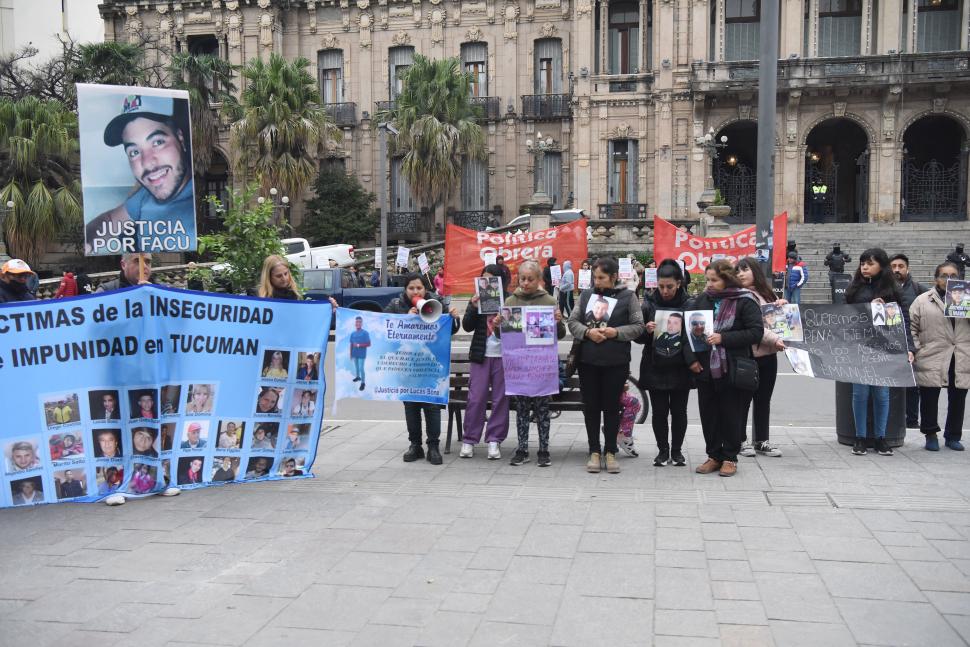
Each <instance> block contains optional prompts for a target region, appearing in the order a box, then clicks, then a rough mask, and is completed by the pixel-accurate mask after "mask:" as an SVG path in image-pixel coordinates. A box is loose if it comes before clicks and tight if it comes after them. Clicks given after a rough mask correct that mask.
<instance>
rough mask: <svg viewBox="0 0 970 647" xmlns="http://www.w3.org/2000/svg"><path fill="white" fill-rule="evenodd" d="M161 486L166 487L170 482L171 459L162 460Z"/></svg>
mask: <svg viewBox="0 0 970 647" xmlns="http://www.w3.org/2000/svg"><path fill="white" fill-rule="evenodd" d="M161 474H162V486H164V487H168V486H170V485H171V484H172V461H170V460H165V461H162V472H161Z"/></svg>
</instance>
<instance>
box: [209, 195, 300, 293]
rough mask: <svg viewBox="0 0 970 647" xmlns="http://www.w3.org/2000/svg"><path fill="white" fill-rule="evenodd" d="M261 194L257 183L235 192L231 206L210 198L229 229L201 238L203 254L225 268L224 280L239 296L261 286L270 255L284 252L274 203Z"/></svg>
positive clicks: (221, 273) (223, 272) (223, 271)
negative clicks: (263, 270) (274, 217)
mask: <svg viewBox="0 0 970 647" xmlns="http://www.w3.org/2000/svg"><path fill="white" fill-rule="evenodd" d="M258 192H259V187H258V185H256V184H255V183H252V184H249V185H248V186H247V187H246V188H245V189H243V190H242V191H241V192H240V191H233V192H232V196H231V198H230V200H229V206H228V207H227V206H225V205H223V204H222V202H221V201H220V200H219V199H218V198H217V197H215V196H210V197H209V200H210V201H211V202H212V205H213V206H214V207H215V210H216V211H217V212H218V213H219V214H220V215H221V216H222V218H223V223H224V224H225V230H224V231H221V232H218V233H214V234H208V235H205V236H200V237H199V253H200V254H208V255H209V256H211V257H212V260H214V261H216V263H218V264H222V265H223V267H222V268H220V270H219V275H220V279H221V280H223V281H225V282H226V283H227V284H228V285H229V288H230V290H231V291H232V292H234V293H237V294H241V293H245V292H246V291H247V290H252V289H254V288H255V287H256V286H257V284H258V282H259V274H260V271H261V270H262V267H263V261H264V260H266V257H267V256H270V255H272V254H282V253H283V244H282V243H281V242H280V231H279V229H278V228H277V227H276V226H275V225H274V224H273V203H272V202H271V201H269V200H265V201H264V200H262V199H261V198H257V197H256V195H257V193H258Z"/></svg>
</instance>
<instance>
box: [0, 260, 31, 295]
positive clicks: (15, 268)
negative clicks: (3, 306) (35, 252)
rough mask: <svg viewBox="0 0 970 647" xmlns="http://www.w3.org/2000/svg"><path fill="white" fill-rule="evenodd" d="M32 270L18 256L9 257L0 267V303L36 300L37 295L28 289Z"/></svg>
mask: <svg viewBox="0 0 970 647" xmlns="http://www.w3.org/2000/svg"><path fill="white" fill-rule="evenodd" d="M34 276H36V275H35V274H34V271H33V270H32V269H30V265H27V263H25V262H24V261H22V260H20V259H19V258H11V259H10V260H9V261H7V262H6V263H4V264H3V268H0V303H11V302H14V301H36V300H37V296H36V295H35V294H34V293H33V292H32V291H31V290H30V285H29V282H30V279H31V278H33V277H34Z"/></svg>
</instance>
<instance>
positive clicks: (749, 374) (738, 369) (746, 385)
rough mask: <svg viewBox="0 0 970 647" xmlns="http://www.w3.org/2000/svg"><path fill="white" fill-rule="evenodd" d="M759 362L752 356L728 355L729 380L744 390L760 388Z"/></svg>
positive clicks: (732, 384) (734, 385) (737, 387)
mask: <svg viewBox="0 0 970 647" xmlns="http://www.w3.org/2000/svg"><path fill="white" fill-rule="evenodd" d="M758 380H759V376H758V363H757V362H756V361H754V360H753V359H751V358H750V357H731V356H730V355H729V356H728V382H729V383H730V384H731V386H733V387H734V388H736V389H741V390H742V391H757V390H758Z"/></svg>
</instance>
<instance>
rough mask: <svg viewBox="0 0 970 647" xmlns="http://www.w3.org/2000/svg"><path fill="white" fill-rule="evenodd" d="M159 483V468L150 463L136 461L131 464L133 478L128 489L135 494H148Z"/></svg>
mask: <svg viewBox="0 0 970 647" xmlns="http://www.w3.org/2000/svg"><path fill="white" fill-rule="evenodd" d="M156 484H158V468H157V467H156V466H154V465H149V464H148V463H135V464H134V465H132V466H131V480H130V481H129V482H128V491H129V492H131V493H133V494H148V493H149V492H151V491H152V490H154V489H155V486H156Z"/></svg>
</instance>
